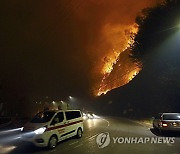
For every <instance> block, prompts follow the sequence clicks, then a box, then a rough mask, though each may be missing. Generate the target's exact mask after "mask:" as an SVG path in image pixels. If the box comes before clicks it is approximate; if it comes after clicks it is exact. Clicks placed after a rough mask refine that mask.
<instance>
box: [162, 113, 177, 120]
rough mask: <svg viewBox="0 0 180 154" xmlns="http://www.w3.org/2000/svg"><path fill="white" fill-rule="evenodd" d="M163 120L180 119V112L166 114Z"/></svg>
mask: <svg viewBox="0 0 180 154" xmlns="http://www.w3.org/2000/svg"><path fill="white" fill-rule="evenodd" d="M163 120H180V114H165V115H163Z"/></svg>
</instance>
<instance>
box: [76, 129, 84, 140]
mask: <svg viewBox="0 0 180 154" xmlns="http://www.w3.org/2000/svg"><path fill="white" fill-rule="evenodd" d="M82 133H83V132H82V129H81V128H78V130H77V135H76V136H77V138H81V137H82Z"/></svg>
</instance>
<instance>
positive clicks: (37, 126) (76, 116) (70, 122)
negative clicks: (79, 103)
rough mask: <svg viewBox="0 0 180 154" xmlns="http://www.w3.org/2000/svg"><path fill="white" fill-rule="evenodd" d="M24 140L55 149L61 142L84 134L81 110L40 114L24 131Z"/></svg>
mask: <svg viewBox="0 0 180 154" xmlns="http://www.w3.org/2000/svg"><path fill="white" fill-rule="evenodd" d="M22 133H23V134H22V137H21V138H22V140H23V141H28V142H32V143H33V144H34V145H36V146H38V147H46V146H48V147H49V148H55V147H56V145H57V143H58V142H59V141H62V140H64V139H67V138H70V137H72V136H77V138H81V137H82V134H83V118H82V113H81V111H80V110H58V111H44V112H39V113H38V114H37V115H36V116H35V117H34V118H33V119H32V120H31V121H30V122H28V123H27V124H26V125H25V126H24V129H23V131H22Z"/></svg>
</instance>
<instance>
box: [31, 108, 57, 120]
mask: <svg viewBox="0 0 180 154" xmlns="http://www.w3.org/2000/svg"><path fill="white" fill-rule="evenodd" d="M54 114H55V112H53V111H47V112H39V113H38V114H36V115H35V116H34V118H33V119H32V120H31V123H45V122H48V121H50V120H51V118H52V117H53V116H54Z"/></svg>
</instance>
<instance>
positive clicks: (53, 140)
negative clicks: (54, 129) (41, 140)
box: [48, 135, 58, 149]
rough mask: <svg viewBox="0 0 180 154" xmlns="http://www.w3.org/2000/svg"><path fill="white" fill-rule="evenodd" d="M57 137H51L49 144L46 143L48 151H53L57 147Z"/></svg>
mask: <svg viewBox="0 0 180 154" xmlns="http://www.w3.org/2000/svg"><path fill="white" fill-rule="evenodd" d="M57 142H58V140H57V137H56V136H55V135H53V136H51V137H50V139H49V143H48V147H49V148H50V149H53V148H55V147H56V146H57Z"/></svg>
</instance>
